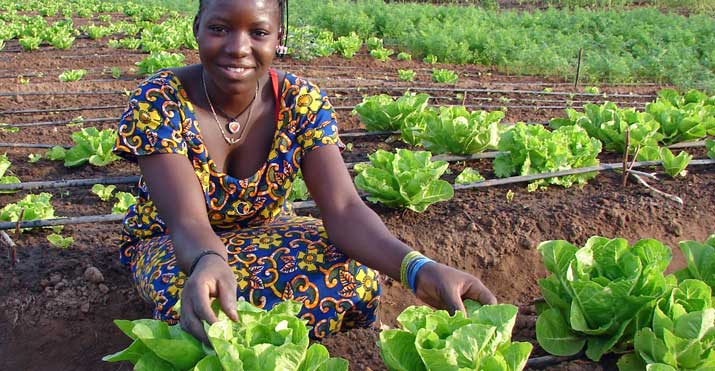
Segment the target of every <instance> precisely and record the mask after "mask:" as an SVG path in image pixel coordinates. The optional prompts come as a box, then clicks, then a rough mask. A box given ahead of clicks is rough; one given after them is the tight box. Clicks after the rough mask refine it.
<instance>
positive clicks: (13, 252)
mask: <svg viewBox="0 0 715 371" xmlns="http://www.w3.org/2000/svg"><path fill="white" fill-rule="evenodd" d="M0 238H2V240H3V241H5V243H6V244H7V246H8V254H7V257H8V258H9V259H10V265H12V266H13V267H15V264H17V263H19V261H18V260H17V245H15V241H13V240H12V238H10V236H9V235H8V234H7V232H5V231H0Z"/></svg>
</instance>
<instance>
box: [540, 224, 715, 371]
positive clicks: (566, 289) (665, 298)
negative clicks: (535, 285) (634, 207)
mask: <svg viewBox="0 0 715 371" xmlns="http://www.w3.org/2000/svg"><path fill="white" fill-rule="evenodd" d="M680 248H681V250H682V251H683V254H684V255H685V257H686V260H687V263H688V266H687V268H685V269H683V270H681V271H678V272H676V273H675V274H673V275H665V274H664V272H665V269H666V268H667V267H668V264H669V263H670V259H671V250H670V248H669V247H667V246H665V245H663V244H662V243H660V242H659V241H657V240H651V239H644V240H640V241H638V242H637V243H636V244H634V245H633V246H629V244H628V241H626V240H624V239H620V238H616V239H608V238H604V237H592V238H590V239H589V240H588V242H586V245H585V246H584V247H582V248H579V247H577V246H574V245H572V244H570V243H568V242H566V241H548V242H544V243H542V244H540V245H539V247H538V250H539V252H540V253H541V255H542V257H543V260H544V264H545V265H546V268H547V269H548V271H549V272H550V273H551V275H550V276H548V277H547V278H545V279H542V280H540V281H539V286H540V288H541V292H542V294H543V296H544V299H545V303H544V304H543V305H540V306H539V307H537V311H538V312H539V317H538V320H537V322H536V337H537V341H538V342H539V344H540V345H541V347H542V348H543V349H544V350H546V351H547V352H549V353H551V354H555V355H563V356H566V355H573V354H576V353H578V352H579V351H581V350H582V349H583V348H584V347H585V349H586V356H587V357H588V358H590V359H591V360H594V361H599V360H600V359H601V357H602V356H603V355H604V354H607V353H615V354H625V355H624V356H622V357H621V359H620V360H619V362H618V367H619V369H620V370H621V371H631V370H633V371H635V370H646V369H647V370H663V371H666V370H703V371H704V370H710V369H713V368H714V367H715V308H714V307H713V302H712V289H713V284H715V281H714V280H713V277H714V276H713V274H714V273H713V272H715V270H713V269H715V235H713V236H711V237H710V238H709V239H708V240H707V241H706V242H705V243H699V242H696V241H684V242H681V243H680Z"/></svg>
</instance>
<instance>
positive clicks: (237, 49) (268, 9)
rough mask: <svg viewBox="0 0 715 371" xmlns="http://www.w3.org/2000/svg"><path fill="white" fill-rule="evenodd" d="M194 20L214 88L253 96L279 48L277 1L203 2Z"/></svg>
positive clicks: (200, 47)
mask: <svg viewBox="0 0 715 371" xmlns="http://www.w3.org/2000/svg"><path fill="white" fill-rule="evenodd" d="M204 1H205V2H206V1H208V2H207V3H206V4H205V5H204V10H203V11H202V12H201V15H200V16H201V17H200V18H197V19H195V20H194V34H195V35H196V38H197V41H198V44H199V58H200V59H201V63H202V65H203V66H204V69H205V71H206V75H207V78H208V79H209V80H211V82H212V83H213V85H214V86H215V87H216V88H218V89H219V90H220V91H222V92H223V93H226V94H238V93H245V92H247V91H249V92H252V91H253V90H254V89H255V87H256V80H257V79H259V78H260V77H261V76H263V75H264V74H265V73H266V71H267V70H268V67H270V65H271V62H272V61H273V57H274V56H275V52H276V46H278V40H279V33H280V10H279V8H278V2H277V1H276V0H204Z"/></svg>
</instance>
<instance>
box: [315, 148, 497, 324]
mask: <svg viewBox="0 0 715 371" xmlns="http://www.w3.org/2000/svg"><path fill="white" fill-rule="evenodd" d="M302 171H303V176H304V178H305V182H306V184H307V186H308V189H309V190H310V194H311V196H312V197H313V199H314V200H315V202H316V204H317V205H318V208H319V209H320V213H321V216H322V219H323V224H324V226H325V229H326V231H327V233H328V236H329V238H330V240H331V242H333V243H334V244H335V245H336V246H338V247H339V248H340V250H341V251H343V252H344V253H345V254H347V255H349V256H351V257H353V258H355V259H357V260H359V261H360V262H362V263H364V264H366V265H367V266H369V267H371V268H373V269H377V270H379V271H381V272H383V273H385V274H387V275H388V276H390V277H392V278H394V279H396V280H399V278H400V264H401V262H402V259H403V258H404V256H405V255H406V254H407V253H408V252H410V251H411V250H412V249H411V248H410V247H409V246H407V245H406V244H404V243H403V242H401V241H400V240H398V239H397V238H395V237H394V236H393V235H392V233H390V231H389V230H388V229H387V227H385V225H384V223H383V222H382V220H380V218H379V216H378V215H377V214H375V212H373V211H372V210H371V209H370V208H369V207H367V205H365V203H364V202H363V201H362V199H361V198H360V196H359V195H358V193H357V190H356V189H355V186H354V185H353V182H352V178H351V177H350V174H349V173H348V170H347V168H346V167H345V164H344V163H343V159H342V156H341V155H340V151H339V149H338V147H337V146H334V145H329V146H323V147H321V148H318V149H315V150H313V151H311V152H309V153H308V154H306V155H305V157H304V159H303V163H302ZM415 286H416V287H417V296H418V297H419V298H420V299H422V300H423V301H424V302H426V303H427V304H430V305H432V306H434V307H438V308H446V309H450V310H464V305H463V303H462V299H466V298H470V299H474V300H478V301H480V302H482V303H485V304H491V303H496V298H495V297H494V295H492V293H491V292H490V291H489V290H488V289H487V288H486V287H485V286H484V285H483V284H482V283H481V281H480V280H479V279H477V278H475V277H473V276H472V275H470V274H468V273H465V272H462V271H459V270H456V269H453V268H450V267H448V266H445V265H443V264H427V265H425V266H424V267H423V268H422V269H421V270H419V272H418V274H417V278H416V284H415Z"/></svg>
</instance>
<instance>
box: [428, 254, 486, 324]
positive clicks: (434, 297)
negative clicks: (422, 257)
mask: <svg viewBox="0 0 715 371" xmlns="http://www.w3.org/2000/svg"><path fill="white" fill-rule="evenodd" d="M415 286H416V287H417V293H416V295H417V297H418V298H419V299H420V300H422V301H423V302H425V303H426V304H428V305H430V306H432V307H435V308H438V309H446V310H448V311H449V312H450V313H454V312H456V311H462V312H464V311H465V309H464V302H463V301H464V299H472V300H475V301H478V302H480V303H482V304H496V303H497V299H496V297H494V294H492V292H491V291H489V289H488V288H487V287H486V286H484V284H483V283H482V281H481V280H479V279H478V278H476V277H474V276H472V275H471V274H469V273H467V272H463V271H460V270H458V269H454V268H452V267H449V266H446V265H444V264H440V263H437V262H431V263H428V264H425V265H424V266H423V267H422V268H421V269H420V270H419V272H417V277H416V278H415Z"/></svg>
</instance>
